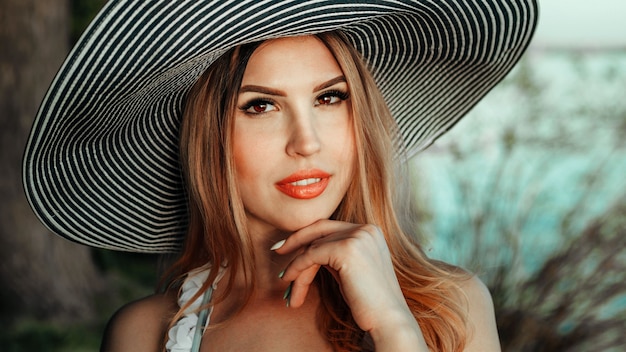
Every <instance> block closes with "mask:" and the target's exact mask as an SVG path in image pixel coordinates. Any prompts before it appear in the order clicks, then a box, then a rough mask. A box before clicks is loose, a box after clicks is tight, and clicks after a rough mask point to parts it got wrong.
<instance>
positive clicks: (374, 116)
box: [169, 32, 467, 351]
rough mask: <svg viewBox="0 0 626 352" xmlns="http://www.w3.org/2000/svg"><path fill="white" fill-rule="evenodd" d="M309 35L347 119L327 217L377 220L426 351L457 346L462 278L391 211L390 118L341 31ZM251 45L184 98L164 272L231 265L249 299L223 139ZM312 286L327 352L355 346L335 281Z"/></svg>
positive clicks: (250, 269) (250, 278) (243, 237)
mask: <svg viewBox="0 0 626 352" xmlns="http://www.w3.org/2000/svg"><path fill="white" fill-rule="evenodd" d="M317 37H318V38H319V39H320V40H321V41H322V42H323V43H324V44H325V45H326V47H327V48H328V49H329V50H330V52H331V53H332V54H333V55H334V56H335V59H336V60H337V62H338V63H339V66H340V67H341V69H342V71H343V73H344V76H345V77H346V80H347V84H348V87H349V89H350V99H351V105H352V116H354V118H353V119H352V120H353V124H354V126H353V127H354V131H355V144H356V155H357V158H356V159H357V162H356V171H355V176H356V177H355V182H353V183H352V184H351V185H350V186H349V189H348V191H347V193H346V195H345V197H344V199H343V200H342V202H341V204H340V205H339V207H338V208H337V210H336V211H335V213H334V214H333V216H332V218H333V219H336V220H342V221H348V222H353V223H363V224H365V223H370V224H375V225H377V226H378V227H379V228H380V229H381V230H382V232H383V233H384V234H385V237H386V240H387V243H388V246H389V249H390V252H391V256H392V259H393V264H394V268H395V271H396V275H397V277H398V281H399V284H400V287H401V288H402V291H403V293H404V296H405V298H406V300H407V303H408V304H409V307H410V308H411V310H412V312H413V314H414V315H415V318H416V319H417V321H418V323H419V325H420V327H421V329H422V333H423V335H424V337H425V339H426V342H427V344H428V345H429V347H430V348H431V349H432V350H438V351H460V350H462V349H463V346H464V344H465V339H466V318H465V310H464V308H463V307H464V305H463V304H462V298H461V297H462V294H461V290H460V288H459V285H458V282H459V281H460V280H462V279H463V278H466V277H467V275H466V274H465V273H464V272H462V271H461V270H460V269H457V268H455V267H452V266H449V265H446V264H443V263H440V262H436V261H433V260H430V259H428V258H427V257H426V255H425V254H424V253H423V251H422V250H421V248H420V246H419V244H418V243H417V241H416V240H415V238H414V237H413V236H409V235H407V233H406V231H403V229H402V227H401V225H400V222H399V221H398V218H397V215H396V214H397V212H396V209H397V208H398V207H400V208H402V207H403V206H400V205H398V204H397V199H399V198H398V197H396V196H395V195H396V194H397V193H398V192H397V190H396V189H394V184H395V181H397V180H398V178H397V177H396V171H397V170H396V169H395V165H396V163H395V162H394V160H398V159H397V158H394V157H395V156H396V154H397V152H398V151H399V150H400V148H401V144H400V142H399V141H400V139H399V134H398V131H397V126H396V123H395V120H394V119H393V117H392V116H391V114H390V112H389V110H388V108H387V106H386V104H385V102H384V99H383V97H382V95H381V93H380V91H379V90H378V88H377V86H376V84H375V82H374V79H373V78H372V76H371V74H370V72H369V70H368V69H367V67H366V65H365V64H364V63H363V61H362V59H361V57H360V54H359V53H358V52H357V51H356V49H354V47H353V46H352V45H351V44H350V43H349V42H348V41H347V39H346V38H345V37H344V36H343V35H342V34H341V33H339V32H329V33H323V34H318V35H317ZM258 45H259V43H256V44H250V45H243V46H239V47H236V48H234V49H231V50H229V51H228V52H227V53H226V54H224V55H223V56H222V57H220V58H219V59H218V60H217V61H216V62H214V63H213V64H212V65H211V66H210V67H209V68H208V69H207V70H206V72H205V73H204V74H203V75H202V76H201V77H200V78H199V79H198V81H197V82H196V84H195V85H194V87H193V88H192V90H191V91H190V93H189V95H188V99H187V104H186V107H185V112H184V117H183V122H182V126H181V142H180V153H181V161H182V166H183V172H184V175H185V181H186V185H187V190H188V195H189V229H188V233H187V238H186V243H185V246H184V248H183V251H182V254H181V256H180V258H179V259H178V260H177V261H176V262H175V263H174V265H173V266H172V268H171V270H170V271H169V275H170V276H169V277H172V275H173V276H174V277H178V278H179V279H180V278H182V277H183V276H184V275H185V274H186V273H187V272H189V271H191V270H193V269H195V268H197V267H200V266H202V265H205V264H206V263H213V264H216V263H218V264H219V263H228V266H229V268H230V269H232V270H229V273H230V276H231V277H230V280H227V282H228V283H232V282H234V280H233V279H234V275H235V273H237V272H238V271H239V270H243V272H244V273H245V274H246V276H245V277H246V279H247V282H248V286H247V292H246V295H245V297H246V298H247V300H248V299H249V298H250V297H251V295H252V292H253V290H254V287H255V282H254V275H252V273H254V270H255V268H254V264H253V263H254V254H253V250H252V248H251V247H252V245H251V241H250V237H249V234H248V233H247V231H246V227H245V215H244V211H243V205H242V203H241V199H240V197H239V194H238V191H237V189H236V187H235V182H234V179H235V174H234V170H235V168H234V166H233V155H232V137H231V136H232V131H233V118H232V117H233V114H234V111H235V110H234V109H235V108H236V97H237V94H238V90H239V87H240V85H241V80H242V77H243V72H244V71H245V67H246V65H247V62H248V59H249V57H250V55H251V54H252V53H253V52H254V50H255V49H256V48H257V47H258ZM394 203H395V204H394ZM216 276H217V270H212V271H211V273H210V276H209V278H208V279H207V280H206V282H205V283H204V285H203V287H202V289H201V290H200V292H199V293H198V295H200V294H202V293H204V291H205V290H206V289H207V288H208V286H209V284H210V283H211V282H213V280H214V279H215V277H216ZM175 282H180V280H178V281H175ZM316 283H317V285H318V286H319V288H320V289H319V292H320V295H321V302H322V304H321V306H320V310H319V314H318V323H319V327H320V330H321V331H322V332H323V333H325V334H326V337H327V338H328V341H329V342H330V343H331V344H332V345H333V347H334V349H335V350H338V351H344V350H345V351H347V350H350V351H354V350H361V348H362V346H363V344H364V339H365V338H366V336H365V333H364V332H363V331H361V330H360V329H359V328H358V326H357V325H356V323H355V322H354V320H353V318H352V316H351V314H350V309H349V307H348V306H347V304H346V303H345V302H344V301H343V298H342V295H341V292H340V290H339V287H338V284H337V282H336V281H335V280H334V279H333V278H332V276H330V275H329V273H328V272H326V271H325V270H320V272H319V274H318V277H317V279H316ZM232 289H233V288H232V286H230V285H229V286H227V287H226V290H225V292H226V293H225V294H224V295H222V297H216V298H215V301H214V303H217V302H219V301H220V300H222V299H223V297H224V296H226V295H227V294H228V292H230V291H231V290H232ZM190 301H193V299H192V300H190ZM185 308H186V307H182V308H181V310H180V311H179V312H178V314H177V315H176V316H175V317H174V318H173V319H172V322H171V324H174V323H175V322H176V321H177V320H178V319H179V318H180V317H181V315H182V311H183V310H184V309H185Z"/></svg>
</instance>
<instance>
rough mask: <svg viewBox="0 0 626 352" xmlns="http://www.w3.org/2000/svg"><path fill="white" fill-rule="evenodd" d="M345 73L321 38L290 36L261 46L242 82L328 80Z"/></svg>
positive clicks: (253, 55)
mask: <svg viewBox="0 0 626 352" xmlns="http://www.w3.org/2000/svg"><path fill="white" fill-rule="evenodd" d="M341 74H342V70H341V68H340V67H339V64H338V63H337V60H336V59H335V57H334V56H333V54H332V53H331V52H330V50H329V49H328V48H327V47H326V45H325V44H324V43H323V42H322V41H321V40H320V39H319V38H317V37H315V36H299V37H287V38H279V39H271V40H268V41H265V42H263V43H262V44H261V45H259V47H258V48H257V49H256V50H255V51H254V53H252V55H251V56H250V59H249V61H248V64H247V66H246V70H245V72H244V77H243V82H242V84H252V83H254V84H259V83H261V82H260V81H263V82H266V83H270V84H271V83H273V82H274V81H276V83H279V82H285V81H290V80H291V81H295V80H305V79H313V80H328V79H332V78H334V77H336V76H338V75H341Z"/></svg>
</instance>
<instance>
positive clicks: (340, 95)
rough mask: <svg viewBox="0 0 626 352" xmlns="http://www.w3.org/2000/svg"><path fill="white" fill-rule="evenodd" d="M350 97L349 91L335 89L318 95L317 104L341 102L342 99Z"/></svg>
mask: <svg viewBox="0 0 626 352" xmlns="http://www.w3.org/2000/svg"><path fill="white" fill-rule="evenodd" d="M348 97H349V94H348V93H347V92H342V91H335V90H333V91H329V92H326V93H324V94H322V95H320V96H318V97H317V98H316V100H315V105H316V106H318V105H333V104H337V103H341V102H342V101H344V100H346V99H348Z"/></svg>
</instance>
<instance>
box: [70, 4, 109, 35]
mask: <svg viewBox="0 0 626 352" xmlns="http://www.w3.org/2000/svg"><path fill="white" fill-rule="evenodd" d="M105 3H106V0H71V1H70V6H71V7H70V8H71V19H72V25H71V38H70V39H71V42H72V43H76V41H77V40H78V38H79V37H80V35H81V34H82V33H83V32H84V31H85V29H86V28H87V26H88V25H89V23H90V22H91V20H92V19H93V18H94V17H95V15H96V14H97V13H98V11H99V10H100V9H101V8H102V6H104V4H105Z"/></svg>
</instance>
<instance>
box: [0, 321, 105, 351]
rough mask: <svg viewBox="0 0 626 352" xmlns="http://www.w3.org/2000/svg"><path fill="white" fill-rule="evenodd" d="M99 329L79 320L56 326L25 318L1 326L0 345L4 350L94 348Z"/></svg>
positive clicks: (98, 337) (97, 339) (73, 349)
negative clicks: (14, 324)
mask: <svg viewBox="0 0 626 352" xmlns="http://www.w3.org/2000/svg"><path fill="white" fill-rule="evenodd" d="M102 330H103V327H102V326H95V325H85V324H84V323H82V322H81V323H77V324H76V325H72V326H58V325H53V324H50V323H47V322H39V321H35V320H28V321H23V322H21V323H20V324H18V325H17V326H13V327H9V328H8V329H6V328H5V329H2V332H0V345H1V346H2V351H5V352H30V351H38V352H57V351H59V352H61V351H64V352H66V351H74V352H82V351H85V352H87V351H97V350H98V348H99V345H100V338H101V331H102Z"/></svg>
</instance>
